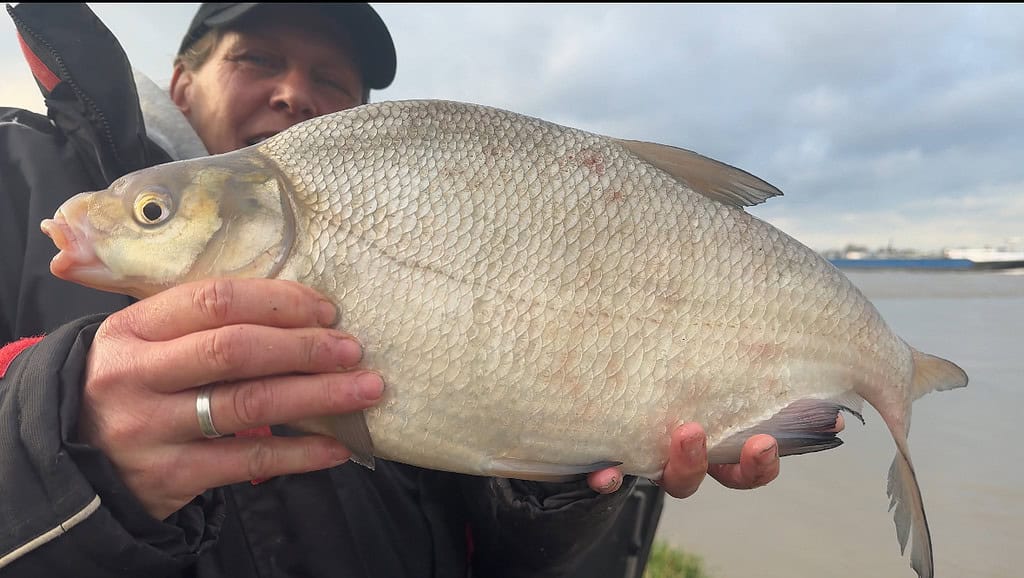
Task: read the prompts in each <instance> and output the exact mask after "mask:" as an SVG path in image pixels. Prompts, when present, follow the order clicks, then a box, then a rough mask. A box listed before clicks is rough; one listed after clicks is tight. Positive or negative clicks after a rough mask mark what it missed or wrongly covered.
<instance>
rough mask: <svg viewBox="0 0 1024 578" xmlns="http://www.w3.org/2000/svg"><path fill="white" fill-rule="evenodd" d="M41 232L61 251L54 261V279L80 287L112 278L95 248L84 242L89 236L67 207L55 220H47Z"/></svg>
mask: <svg viewBox="0 0 1024 578" xmlns="http://www.w3.org/2000/svg"><path fill="white" fill-rule="evenodd" d="M39 228H40V230H41V231H42V232H43V234H45V235H46V236H47V237H49V238H50V239H51V240H52V241H53V244H54V245H56V246H57V249H58V252H57V254H56V255H55V256H54V257H53V259H52V260H51V261H50V272H51V273H53V275H54V276H56V277H59V278H60V279H64V280H66V281H74V282H78V283H83V280H85V282H88V281H89V280H95V279H99V278H100V277H101V275H104V272H105V275H106V277H109V276H110V272H109V269H107V266H106V265H104V264H103V262H102V261H100V259H99V257H98V256H97V255H96V252H95V251H93V250H92V247H91V246H90V245H89V244H88V243H83V242H82V237H83V236H87V235H85V232H84V231H82V230H81V228H80V227H76V226H75V225H74V223H73V219H69V218H68V215H66V214H65V212H64V207H61V208H59V209H57V211H56V212H55V213H54V215H53V218H52V219H44V220H43V221H42V222H41V223H40V224H39ZM83 284H85V283H83Z"/></svg>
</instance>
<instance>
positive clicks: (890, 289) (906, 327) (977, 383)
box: [658, 271, 1024, 578]
mask: <svg viewBox="0 0 1024 578" xmlns="http://www.w3.org/2000/svg"><path fill="white" fill-rule="evenodd" d="M847 276H848V277H849V278H850V279H851V280H852V281H853V282H854V283H855V284H856V285H857V286H858V287H860V288H861V289H862V290H863V291H864V293H865V294H866V295H867V296H868V298H870V299H871V300H872V302H873V303H875V305H876V306H877V307H878V309H879V311H881V313H882V315H883V316H884V317H885V319H886V321H887V322H888V323H889V325H890V326H891V327H892V328H893V329H894V330H895V331H896V333H897V334H898V335H900V336H901V337H903V339H904V340H906V341H907V342H908V343H910V344H911V345H913V346H914V347H916V348H917V349H919V350H921V351H924V352H927V353H931V354H934V355H938V356H940V357H945V358H947V359H949V360H951V361H954V362H955V363H957V364H958V365H960V367H962V368H964V370H965V371H966V372H967V374H968V376H969V378H970V383H969V385H968V386H967V388H963V389H957V390H953V391H947V392H938V393H933V394H930V395H927V396H925V397H924V398H922V399H920V400H918V401H917V402H916V403H915V404H914V414H913V425H912V427H911V432H910V451H911V455H912V458H913V461H914V465H915V468H916V470H917V478H918V482H919V484H920V486H921V492H922V496H923V498H924V504H925V510H926V512H927V515H928V521H929V525H930V527H931V533H932V544H933V549H934V554H935V570H936V571H935V575H936V576H939V577H940V578H960V577H972V578H1018V577H1021V576H1024V564H1022V563H1021V561H1020V560H1021V558H1022V555H1024V551H1022V550H1018V549H1024V449H1022V443H1024V442H1022V441H1020V440H1022V439H1024V436H1022V435H1021V432H1020V430H1019V428H1018V427H1017V423H1018V422H1021V421H1022V419H1021V411H1022V408H1021V406H1022V405H1024V403H1022V402H1024V274H1021V273H1016V274H1015V273H1014V272H1009V273H1007V272H1003V273H989V272H920V273H918V272H909V271H878V272H854V271H851V272H848V273H847ZM864 418H865V419H866V420H867V425H861V424H860V422H858V421H856V420H854V419H848V420H847V426H846V430H845V431H844V432H843V434H841V436H840V437H842V438H843V440H844V441H845V442H846V444H845V445H843V446H841V447H839V448H837V449H834V450H831V451H827V452H820V453H816V454H809V455H804V456H791V457H786V458H783V461H782V471H781V474H780V476H779V478H778V479H777V480H775V481H774V482H772V483H771V484H769V485H768V486H767V487H764V488H759V489H757V490H753V491H737V490H729V489H726V488H723V487H722V486H720V485H719V484H718V483H717V482H715V481H714V480H713V479H711V478H708V479H707V480H705V482H704V484H703V485H702V486H701V489H700V490H699V491H698V492H697V494H696V495H694V496H693V497H691V498H689V499H686V500H674V499H671V498H670V499H668V501H667V503H666V505H665V510H664V513H663V516H662V518H661V523H660V525H659V528H658V534H659V537H660V538H661V539H664V540H666V541H668V542H670V543H672V544H674V545H676V546H679V547H681V548H683V549H686V550H688V551H691V552H693V553H695V554H698V555H700V556H702V557H703V558H704V560H705V562H706V566H707V569H708V570H709V571H710V572H711V573H712V575H713V576H715V578H775V577H778V578H810V577H815V578H817V577H824V576H828V577H834V578H840V577H856V578H865V577H872V578H874V577H887V578H888V577H893V578H900V577H907V578H913V577H914V576H915V574H914V572H913V570H911V568H910V565H909V564H910V561H909V560H910V559H909V552H908V555H907V556H906V557H901V556H900V551H899V545H898V543H897V541H896V532H895V529H894V525H893V522H892V517H891V515H890V514H889V512H888V505H889V500H888V498H887V497H886V493H885V489H886V476H887V473H888V468H889V464H890V462H891V461H892V457H893V455H894V452H895V446H894V444H893V441H892V437H891V436H890V435H889V432H888V430H887V429H886V427H885V424H884V423H883V422H882V421H881V418H880V417H879V416H878V414H877V413H875V412H874V410H873V409H872V408H871V407H870V406H867V405H865V408H864Z"/></svg>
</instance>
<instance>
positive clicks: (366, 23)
mask: <svg viewBox="0 0 1024 578" xmlns="http://www.w3.org/2000/svg"><path fill="white" fill-rule="evenodd" d="M260 4H261V3H259V2H252V3H231V2H204V3H203V4H202V5H200V6H199V10H198V11H197V12H196V15H195V17H194V18H192V24H190V25H189V27H188V32H187V33H186V34H185V38H183V39H182V41H181V47H180V48H179V49H178V54H181V53H183V52H185V50H187V49H188V47H189V46H191V45H192V43H193V42H195V41H196V40H199V39H200V38H202V37H203V35H205V34H206V33H207V32H209V31H210V30H211V29H214V28H220V27H222V26H227V25H229V24H231V23H232V22H235V21H237V20H238V19H239V18H241V17H242V16H243V15H245V14H247V13H249V11H250V10H252V9H253V8H255V7H257V6H259V5H260ZM287 6H289V7H297V6H313V7H316V8H318V9H319V10H320V11H321V13H322V14H323V15H324V17H326V18H329V19H331V20H333V21H334V22H335V23H336V24H338V25H339V26H341V27H343V28H344V29H345V30H346V31H347V32H348V33H349V35H350V37H351V39H352V48H353V49H354V50H355V52H356V60H357V62H358V64H359V68H360V70H362V73H363V82H365V83H366V87H367V88H373V89H377V90H379V89H382V88H387V87H388V86H389V85H390V84H391V81H392V80H394V79H395V68H396V67H397V60H396V57H395V43H394V42H393V41H392V40H391V33H390V32H388V27H387V26H386V25H385V24H384V21H383V20H381V18H380V15H379V14H377V11H376V10H374V9H373V7H371V6H370V5H369V4H367V3H365V2H353V3H347V2H346V3H322V4H320V3H309V4H301V3H297V2H290V3H288V4H287Z"/></svg>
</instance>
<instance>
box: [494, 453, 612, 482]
mask: <svg viewBox="0 0 1024 578" xmlns="http://www.w3.org/2000/svg"><path fill="white" fill-rule="evenodd" d="M621 464H622V462H613V461H606V462H596V463H593V464H585V465H575V464H553V463H548V462H534V461H530V460H521V459H518V458H497V459H492V460H491V461H490V464H489V465H488V466H487V467H485V468H483V470H484V473H485V474H486V475H489V476H495V477H498V478H514V479H517V480H532V481H535V482H571V481H573V480H577V479H579V478H580V477H581V476H585V475H586V474H589V473H590V472H596V471H598V470H603V469H605V468H611V467H614V466H618V465H621Z"/></svg>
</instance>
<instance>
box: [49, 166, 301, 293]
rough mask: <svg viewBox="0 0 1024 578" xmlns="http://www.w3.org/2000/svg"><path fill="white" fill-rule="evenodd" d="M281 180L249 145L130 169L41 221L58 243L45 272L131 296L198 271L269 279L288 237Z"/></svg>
mask: <svg viewBox="0 0 1024 578" xmlns="http://www.w3.org/2000/svg"><path fill="white" fill-rule="evenodd" d="M240 153H241V154H240ZM283 184H284V182H283V181H282V180H281V178H280V174H279V172H278V171H277V170H276V168H275V167H274V166H273V165H272V164H271V163H270V162H269V161H268V160H266V159H264V158H262V157H260V156H259V155H258V154H256V153H255V152H254V151H253V150H252V149H243V150H242V151H237V152H235V153H228V154H225V155H217V156H215V157H206V158H202V159H193V160H187V161H178V162H173V163H167V164H164V165H158V166H155V167H150V168H147V169H142V170H140V171H137V172H134V173H130V174H128V175H126V176H124V177H121V178H119V179H117V180H116V181H114V182H113V183H111V185H110V186H109V187H108V188H106V189H103V190H99V191H94V192H86V193H79V194H77V195H75V196H74V197H71V198H70V199H68V200H67V201H65V202H64V203H63V204H62V205H61V206H60V208H58V209H57V211H56V213H55V214H54V216H53V218H52V219H46V220H44V221H43V222H42V223H41V224H40V228H41V229H42V231H43V232H44V233H45V234H46V235H48V236H49V237H50V238H51V239H52V240H53V242H54V244H55V245H56V246H57V248H58V249H59V250H60V251H59V253H58V254H57V255H56V256H55V257H54V258H53V260H52V261H51V262H50V271H51V272H52V273H53V274H54V275H55V276H57V277H59V278H61V279H64V280H67V281H72V282H75V283H78V284H81V285H85V286H87V287H92V288H94V289H100V290H104V291H112V292H116V293H124V294H126V295H132V296H134V297H137V298H140V299H141V298H144V297H147V296H149V295H153V294H155V293H157V292H159V291H162V290H164V289H167V288H169V287H172V286H174V285H177V284H180V283H183V282H187V281H192V280H196V279H201V278H208V277H268V276H273V275H274V274H275V273H276V272H277V271H278V270H279V269H280V267H281V265H282V263H283V262H284V260H285V259H286V257H287V255H288V253H289V251H290V249H291V244H292V239H293V238H294V218H293V217H292V214H293V213H292V209H291V205H290V201H289V199H288V197H287V195H286V194H284V193H285V191H287V188H286V187H284V186H283Z"/></svg>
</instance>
